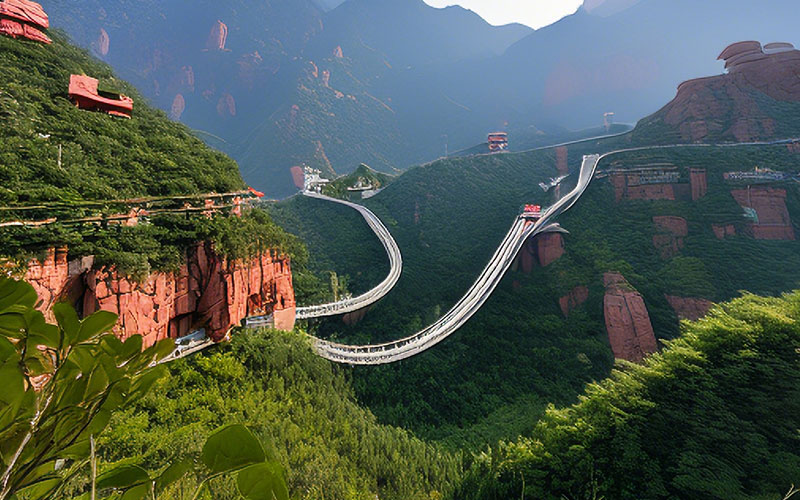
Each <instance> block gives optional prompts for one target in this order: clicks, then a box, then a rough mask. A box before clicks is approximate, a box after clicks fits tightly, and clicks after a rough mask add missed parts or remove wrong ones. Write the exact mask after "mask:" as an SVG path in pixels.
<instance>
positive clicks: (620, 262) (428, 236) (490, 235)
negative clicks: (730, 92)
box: [284, 138, 800, 445]
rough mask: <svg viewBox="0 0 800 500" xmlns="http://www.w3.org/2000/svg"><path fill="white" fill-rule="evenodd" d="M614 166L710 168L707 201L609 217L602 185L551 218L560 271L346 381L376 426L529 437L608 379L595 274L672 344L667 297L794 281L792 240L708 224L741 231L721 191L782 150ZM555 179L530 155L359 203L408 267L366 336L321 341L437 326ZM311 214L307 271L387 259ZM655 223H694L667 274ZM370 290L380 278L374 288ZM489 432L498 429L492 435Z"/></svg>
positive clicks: (795, 205)
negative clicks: (388, 233)
mask: <svg viewBox="0 0 800 500" xmlns="http://www.w3.org/2000/svg"><path fill="white" fill-rule="evenodd" d="M626 141H627V139H626V138H615V139H613V140H606V141H601V142H599V143H598V142H593V143H588V144H584V145H580V146H573V147H570V165H571V166H572V167H573V168H576V167H577V165H578V164H579V159H580V155H581V154H582V153H588V152H595V151H606V150H613V149H617V148H620V147H624V146H627V144H626ZM612 159H613V160H614V161H621V162H622V166H625V165H635V164H638V163H640V162H646V161H662V160H664V161H673V162H675V163H676V164H677V165H680V166H682V167H690V166H691V167H704V168H707V169H708V170H709V190H710V191H709V195H708V196H707V197H706V198H705V199H703V200H702V201H700V202H697V203H691V202H624V203H620V204H614V202H613V189H612V188H611V186H610V184H609V183H608V182H607V181H599V182H596V183H594V184H593V185H592V186H591V187H590V188H589V190H588V191H587V193H586V194H585V195H584V198H583V199H582V200H581V202H580V203H579V204H577V205H576V206H575V207H574V208H573V209H572V211H571V212H569V213H567V214H565V216H563V218H562V220H561V222H562V224H563V225H564V227H566V228H567V229H569V230H570V231H571V232H572V234H571V235H569V236H567V237H566V246H567V254H566V256H565V257H564V258H562V259H561V260H560V261H558V262H557V263H555V264H553V265H552V266H550V267H548V268H546V269H537V270H535V271H534V272H533V273H531V274H530V275H527V276H525V275H522V274H521V273H518V272H513V271H512V272H510V273H509V275H508V276H507V277H506V279H505V280H504V282H503V283H502V284H501V286H500V287H499V289H498V291H497V292H496V293H495V295H494V296H493V297H492V298H491V299H490V300H489V302H487V304H486V306H485V307H484V308H483V309H482V310H481V311H480V312H479V313H478V314H477V315H476V316H475V317H474V318H473V319H472V320H471V321H470V322H469V323H468V324H467V325H466V326H465V327H464V328H463V329H462V330H460V331H459V332H457V333H456V334H454V335H453V336H451V337H450V338H449V339H448V340H447V341H446V342H444V343H442V344H441V345H439V346H437V347H436V348H435V349H432V350H430V351H428V352H426V353H425V354H423V355H420V356H418V357H415V358H412V359H409V360H406V361H404V362H403V363H400V364H397V365H391V366H386V367H380V368H364V369H356V370H355V371H354V381H355V383H356V388H357V391H358V394H359V397H360V398H361V399H362V400H363V401H365V402H366V403H368V404H369V405H370V407H371V408H372V409H373V411H374V412H375V413H376V414H377V415H378V416H379V418H381V419H383V420H384V421H386V422H392V423H398V424H402V425H406V426H410V427H411V428H413V429H415V430H416V431H418V432H420V433H422V434H423V435H426V436H430V437H437V438H446V439H447V440H448V441H450V442H452V443H454V444H464V443H466V444H472V445H480V444H481V443H484V442H486V441H492V440H493V439H496V438H498V437H503V436H515V435H517V434H518V433H519V432H523V433H524V432H526V431H528V430H529V429H530V425H531V423H532V422H533V421H534V419H533V418H532V417H531V415H535V414H536V413H537V412H540V411H541V410H542V408H543V407H544V405H545V404H546V403H547V402H551V401H556V402H559V403H567V402H570V401H572V400H573V398H574V397H575V396H577V394H578V393H579V392H580V391H581V390H582V387H583V384H584V383H585V382H587V381H590V380H597V379H600V378H604V377H605V376H606V375H607V374H608V372H609V369H610V367H611V363H612V362H611V356H610V351H609V349H608V346H607V340H606V339H605V336H606V335H605V328H604V324H603V314H602V307H603V306H602V296H603V288H602V284H601V274H602V273H603V272H604V271H608V270H611V269H618V270H621V271H622V272H623V273H624V274H625V275H626V277H628V278H629V280H630V281H631V283H632V284H633V285H634V286H636V287H637V288H638V289H639V290H640V292H642V294H643V295H644V298H645V302H646V304H647V306H648V308H649V310H650V314H651V319H652V321H653V324H654V326H655V328H656V332H657V336H659V337H661V338H671V337H673V336H675V335H676V334H677V318H676V317H675V313H674V312H673V311H672V309H671V308H670V307H669V305H668V304H667V302H666V299H665V298H664V293H669V294H675V295H681V296H690V297H705V298H709V299H712V300H725V299H728V298H731V297H733V296H735V295H736V294H737V292H738V290H741V289H749V290H753V291H755V292H758V293H764V294H774V293H779V292H781V291H784V290H787V289H791V288H793V287H796V286H798V284H800V271H799V269H800V257H798V255H800V245H799V244H798V243H797V242H767V241H755V240H752V239H749V238H747V237H743V236H739V237H736V238H733V239H730V240H726V241H719V240H717V239H716V238H715V237H714V236H713V233H712V231H711V227H710V225H711V223H713V222H736V223H737V224H738V223H740V221H741V218H740V216H739V214H740V213H741V211H740V209H739V207H738V205H737V204H736V203H735V202H734V201H733V199H732V197H731V196H730V195H729V194H728V190H729V189H730V187H731V186H726V185H724V184H723V181H722V178H721V173H722V172H723V171H726V170H746V169H752V167H753V166H754V165H756V164H757V165H759V166H771V167H772V168H777V169H783V170H789V171H794V172H797V171H800V156H798V155H792V154H790V153H788V152H787V151H786V149H785V147H770V148H757V149H753V150H730V149H727V150H721V149H702V150H698V149H686V150H676V151H669V152H664V151H653V152H651V153H648V154H647V155H639V156H637V157H634V156H632V155H628V156H624V157H615V158H612ZM605 165H606V166H607V165H608V163H605ZM554 168H555V156H554V154H553V152H551V151H540V152H531V153H523V154H505V155H499V156H483V157H476V158H468V159H463V160H449V161H442V162H435V163H433V164H431V165H428V166H425V167H420V168H416V169H412V170H411V171H409V172H408V173H407V174H405V175H403V176H401V177H400V178H399V179H398V180H397V181H395V182H394V183H393V184H392V185H391V186H389V187H388V188H387V189H386V190H385V191H384V192H382V193H381V194H379V195H378V196H376V197H375V198H373V199H370V200H368V201H367V202H366V204H367V205H368V206H369V207H370V208H372V209H373V210H374V211H375V212H376V213H377V214H378V215H379V216H380V217H381V218H382V219H383V220H384V222H385V223H387V225H388V226H389V228H390V230H392V232H393V234H394V236H395V238H396V239H397V240H398V243H399V245H400V248H401V251H402V252H403V257H404V264H405V268H404V271H403V276H402V277H401V280H400V282H399V283H398V285H397V288H396V289H395V290H394V291H393V292H392V293H391V294H389V296H387V297H386V298H385V299H384V300H382V301H381V302H380V303H378V304H377V305H376V306H374V307H373V309H372V310H371V311H370V313H369V314H367V316H366V318H365V319H364V321H362V323H360V324H358V325H356V326H353V327H347V326H345V325H343V324H341V323H340V322H336V321H329V322H325V323H322V324H321V325H320V326H319V332H320V333H321V334H322V335H328V336H332V337H336V338H340V339H345V340H348V341H359V342H364V341H374V340H387V339H390V338H398V337H400V336H402V335H406V334H409V333H412V332H413V331H415V330H416V329H417V328H419V327H421V326H425V325H426V324H428V323H430V322H431V321H433V320H434V319H435V318H436V317H438V316H439V315H440V314H441V313H442V312H443V311H446V310H447V308H448V307H449V306H450V305H452V304H453V303H454V302H455V301H456V300H457V299H458V298H459V297H460V296H461V294H462V293H463V292H464V290H466V289H467V287H468V286H469V285H470V284H471V283H472V281H473V280H474V278H475V277H476V276H477V274H478V273H479V271H480V269H481V268H482V267H483V266H484V264H485V263H486V261H487V260H488V258H489V257H490V255H491V253H492V252H493V251H494V248H495V247H496V245H497V243H498V242H499V241H500V239H501V238H502V236H503V234H504V233H505V231H506V230H507V228H508V226H509V224H510V223H511V220H512V219H513V217H514V215H515V214H516V213H517V210H518V209H519V206H520V205H521V204H522V203H525V202H529V201H539V202H544V203H545V204H546V203H547V200H546V198H545V197H544V195H543V193H542V191H541V190H540V189H539V188H538V187H537V186H536V185H537V183H538V182H539V181H540V180H542V179H543V178H546V177H550V176H552V175H554ZM782 187H785V188H787V189H788V191H789V198H788V200H787V202H788V204H789V209H790V212H791V213H792V215H793V217H794V218H795V219H797V218H798V217H800V198H799V197H798V192H797V188H796V187H795V185H794V184H786V185H783V186H782ZM295 203H296V202H289V203H287V204H285V205H284V210H286V211H287V212H292V211H296V212H297V213H302V212H303V211H304V210H308V209H309V208H311V207H309V206H308V205H300V204H295ZM313 211H314V220H308V222H310V223H311V224H310V225H306V224H305V223H304V224H300V226H301V227H302V231H304V232H305V233H312V234H313V233H315V232H316V231H317V229H315V226H316V225H317V224H318V222H317V221H320V220H324V221H325V224H322V225H320V227H324V228H325V231H326V233H327V234H328V237H327V238H324V239H316V240H315V241H314V242H313V243H312V242H310V244H309V249H310V253H311V258H312V260H314V259H316V258H317V256H318V255H325V256H326V257H325V259H326V261H329V262H332V263H335V265H336V266H337V267H335V269H342V268H348V269H357V268H359V267H361V268H368V267H370V266H375V267H377V262H383V260H385V257H380V260H376V261H375V262H373V263H370V262H363V261H359V262H354V261H353V260H351V259H350V256H349V255H348V252H347V251H341V249H343V248H344V249H348V248H356V247H358V246H360V245H362V244H363V243H362V241H363V238H364V237H366V236H365V235H364V234H361V235H360V236H359V240H352V239H349V238H350V236H351V235H352V234H353V233H352V231H351V230H348V229H347V226H346V225H347V224H349V223H350V221H348V220H345V219H342V218H340V217H338V216H337V215H335V214H334V213H333V212H334V209H333V208H331V207H328V206H326V205H324V204H321V203H317V204H316V205H314V206H313ZM415 214H418V215H419V217H418V218H417V217H416V216H415ZM655 215H678V216H682V217H686V218H687V220H688V221H689V231H690V234H689V236H688V237H687V238H686V246H685V249H684V250H683V251H682V255H680V256H678V257H675V258H673V259H672V260H670V261H663V260H661V258H660V257H659V256H658V252H657V251H656V250H655V249H654V247H653V244H652V236H653V234H654V233H655V228H654V227H653V224H652V217H653V216H655ZM376 245H377V243H376ZM337 249H338V250H337ZM373 274H377V273H373ZM381 277H382V276H381V275H379V274H377V275H376V276H375V281H373V282H372V284H374V283H376V282H377V281H378V280H379V279H380V278H381ZM515 285H516V286H515ZM576 285H588V286H589V289H590V298H589V301H588V302H587V304H586V305H585V306H584V307H583V308H581V309H579V310H578V311H577V312H576V313H574V314H573V315H572V316H570V318H569V319H564V318H563V317H562V316H561V313H560V311H559V309H558V306H557V299H558V297H560V296H561V295H563V294H565V293H566V292H567V291H569V290H570V289H571V288H572V287H573V286H576ZM367 286H368V285H365V287H367ZM515 287H516V290H515ZM496 420H499V421H500V422H501V423H499V424H497V425H490V422H493V421H496Z"/></svg>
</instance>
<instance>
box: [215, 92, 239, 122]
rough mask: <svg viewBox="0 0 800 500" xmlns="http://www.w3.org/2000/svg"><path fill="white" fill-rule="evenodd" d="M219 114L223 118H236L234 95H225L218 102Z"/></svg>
mask: <svg viewBox="0 0 800 500" xmlns="http://www.w3.org/2000/svg"><path fill="white" fill-rule="evenodd" d="M217 114H218V115H219V116H221V117H223V118H227V117H230V116H236V100H235V99H234V98H233V96H232V95H230V94H228V93H225V94H222V97H220V98H219V101H217Z"/></svg>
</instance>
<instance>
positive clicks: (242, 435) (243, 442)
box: [201, 424, 266, 474]
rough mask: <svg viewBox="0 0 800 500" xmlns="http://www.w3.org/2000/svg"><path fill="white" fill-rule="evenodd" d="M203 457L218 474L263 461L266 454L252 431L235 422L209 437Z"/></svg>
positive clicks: (213, 471) (205, 462) (212, 470)
mask: <svg viewBox="0 0 800 500" xmlns="http://www.w3.org/2000/svg"><path fill="white" fill-rule="evenodd" d="M201 458H202V460H203V463H204V464H206V466H207V467H208V468H209V469H210V470H211V472H212V473H214V474H217V473H223V472H231V471H235V470H238V469H241V468H243V467H247V466H248V465H253V464H257V463H260V462H263V461H264V460H265V459H266V455H265V454H264V448H263V447H262V446H261V443H260V442H259V441H258V439H257V438H256V437H255V436H254V435H253V433H252V432H250V431H249V430H248V429H247V428H246V427H245V426H243V425H240V424H233V425H229V426H226V427H223V428H221V429H219V430H217V431H215V432H214V433H213V434H211V435H210V436H209V437H208V439H207V440H206V444H205V445H204V446H203V452H202V454H201Z"/></svg>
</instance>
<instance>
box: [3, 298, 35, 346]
mask: <svg viewBox="0 0 800 500" xmlns="http://www.w3.org/2000/svg"><path fill="white" fill-rule="evenodd" d="M27 312H28V309H26V308H24V307H22V306H11V307H9V308H8V309H6V310H5V311H3V312H2V313H0V335H3V336H5V337H10V338H12V339H21V338H22V337H24V335H25V330H26V329H27V327H28V322H27V321H26V320H25V314H26V313H27Z"/></svg>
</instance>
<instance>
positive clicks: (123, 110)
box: [69, 75, 133, 118]
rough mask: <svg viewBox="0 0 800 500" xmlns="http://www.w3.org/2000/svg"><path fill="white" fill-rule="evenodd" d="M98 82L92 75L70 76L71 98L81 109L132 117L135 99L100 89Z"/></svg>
mask: <svg viewBox="0 0 800 500" xmlns="http://www.w3.org/2000/svg"><path fill="white" fill-rule="evenodd" d="M97 84H98V81H97V79H96V78H92V77H90V76H84V75H72V76H70V77H69V100H70V101H72V103H73V104H75V105H76V106H78V108H80V109H86V110H89V111H101V112H103V113H108V114H109V115H112V116H118V117H120V118H130V117H131V113H133V99H131V98H130V97H128V96H126V95H122V94H115V93H112V92H103V91H101V90H98V88H97Z"/></svg>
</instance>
